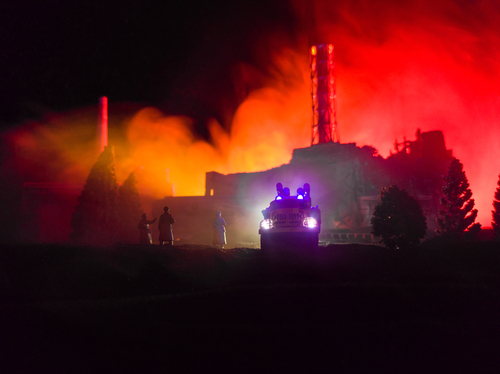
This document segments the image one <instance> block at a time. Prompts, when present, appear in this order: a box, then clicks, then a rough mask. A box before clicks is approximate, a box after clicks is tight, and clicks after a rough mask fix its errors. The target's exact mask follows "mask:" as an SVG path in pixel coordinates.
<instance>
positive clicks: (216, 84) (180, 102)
mask: <svg viewBox="0 0 500 374" xmlns="http://www.w3.org/2000/svg"><path fill="white" fill-rule="evenodd" d="M0 30H1V33H0V49H1V51H2V54H1V57H0V81H1V85H0V87H1V88H0V90H1V91H0V125H1V126H2V127H4V128H12V129H18V128H19V129H21V128H22V132H21V130H19V131H18V132H17V133H15V134H14V135H13V136H11V137H10V138H9V139H8V141H9V142H10V143H9V144H10V146H11V147H12V148H13V149H17V150H19V152H20V154H22V155H23V156H24V159H23V161H22V166H23V167H24V168H25V169H26V170H40V168H41V167H40V165H42V166H43V167H46V168H47V171H43V170H42V171H41V172H39V174H40V175H41V176H42V177H43V173H46V175H47V176H48V175H50V176H55V177H54V179H57V178H56V177H58V178H59V180H54V179H51V180H50V181H56V182H57V181H60V180H64V181H67V180H78V181H81V180H82V179H84V178H85V176H86V175H87V174H88V170H89V167H90V166H91V164H90V166H89V164H83V163H81V162H80V161H81V160H83V159H85V157H83V156H82V154H83V153H82V152H83V150H84V149H86V147H87V148H88V144H83V143H82V142H81V139H83V136H79V137H77V138H75V137H71V136H72V135H71V134H67V131H68V130H71V131H72V132H76V131H79V132H80V133H81V134H83V133H85V131H87V130H86V129H87V128H88V127H89V126H91V127H92V128H94V126H95V115H94V114H92V115H88V114H87V117H85V116H83V115H81V118H76V117H77V116H78V114H77V111H78V110H80V108H89V107H93V108H96V106H97V103H98V99H99V97H100V96H103V95H105V96H107V97H108V99H109V102H110V107H111V106H112V105H113V104H117V103H133V104H134V105H135V107H134V108H141V107H142V108H145V107H153V108H156V109H154V110H148V111H145V112H144V111H143V112H140V113H138V114H137V115H136V116H135V117H134V118H133V120H131V122H130V125H129V127H128V128H127V131H126V133H124V135H123V136H122V137H123V138H124V139H125V138H126V139H125V141H124V142H122V144H118V147H117V155H118V156H120V155H121V157H122V158H121V159H120V160H119V161H120V162H119V163H118V162H117V165H120V167H121V170H117V174H118V176H119V178H122V179H123V176H125V175H128V173H130V171H132V170H134V168H138V167H142V166H143V165H148V164H149V165H150V166H151V178H149V182H148V183H150V184H151V185H153V184H154V183H156V182H155V181H154V180H153V179H154V178H155V177H156V176H157V175H159V174H164V172H165V169H169V171H170V177H171V180H172V182H173V183H174V184H176V186H177V187H178V188H177V190H176V191H177V192H178V194H179V195H192V194H201V193H203V192H202V191H203V183H204V175H205V173H206V172H207V171H218V172H221V173H226V174H227V173H236V172H252V171H261V170H266V169H269V168H272V167H276V166H279V165H282V164H284V163H287V162H289V160H290V157H291V153H292V151H293V149H295V148H300V147H307V146H309V145H310V125H311V117H312V113H311V97H310V81H309V70H308V69H309V66H308V63H309V57H308V49H309V47H310V46H311V44H313V43H325V42H327V43H332V44H334V46H335V75H336V80H337V120H338V124H339V132H340V140H341V142H343V143H349V142H355V143H356V144H357V145H358V146H364V145H371V146H374V147H375V148H376V149H377V150H378V151H379V153H380V154H381V155H382V156H384V157H386V156H388V155H389V152H390V151H391V149H393V144H394V141H395V139H397V140H398V141H400V142H401V141H402V140H403V138H406V139H407V140H414V139H415V132H416V130H417V129H421V131H422V132H425V131H433V130H442V131H443V133H444V136H445V141H446V146H447V148H448V149H451V150H453V155H454V156H455V157H457V158H458V159H459V160H460V161H461V162H462V163H463V164H464V170H465V172H466V174H467V177H468V178H469V182H470V185H471V189H472V192H473V194H474V195H473V197H474V198H475V199H476V204H477V205H476V207H477V208H478V209H479V216H478V217H479V220H480V222H481V223H482V224H483V225H489V222H490V220H491V207H492V206H491V202H492V198H493V194H494V190H495V188H496V182H497V181H498V174H499V173H500V161H498V160H500V147H499V146H498V141H497V139H499V138H500V126H499V123H500V88H499V87H500V62H499V61H500V5H498V3H497V1H493V0H483V1H472V0H443V1H433V0H404V1H396V0H390V1H384V2H383V3H382V2H373V1H367V0H358V1H348V0H339V1H327V0H316V1H306V0H290V1H274V0H271V1H264V0H257V1H255V0H243V1H227V2H222V1H218V2H215V3H214V2H208V1H198V2H192V1H191V2H190V1H187V2H175V3H168V2H160V1H158V2H151V1H149V2H144V1H143V2H140V3H137V4H134V5H130V4H126V3H123V2H120V3H119V2H117V1H112V0H105V1H100V2H79V3H78V4H77V5H73V4H70V3H68V2H63V1H55V0H48V1H46V2H43V3H36V2H16V3H15V4H14V3H7V4H2V5H0ZM47 113H61V115H63V116H66V115H67V116H68V117H67V119H66V121H62V120H60V121H59V122H57V121H55V120H52V119H50V118H51V117H50V116H49V117H50V118H49V117H47ZM68 113H69V114H68ZM116 114H117V112H116V109H113V111H112V112H110V116H111V115H116ZM128 114H130V113H128ZM84 117H85V118H88V120H87V119H85V118H84ZM47 118H49V119H47ZM28 120H30V121H31V122H30V123H33V122H34V121H35V122H36V121H38V123H37V124H36V125H34V124H31V125H30V126H31V127H30V126H25V125H23V126H21V124H23V123H24V124H25V123H26V122H27V121H28ZM68 123H69V124H70V125H69V126H68ZM65 131H66V132H65ZM115 141H116V142H117V143H118V140H116V139H115ZM78 142H80V143H78ZM120 146H122V147H121V148H120ZM38 149H44V150H46V151H47V154H50V158H46V159H42V158H41V157H40V156H39V154H40V153H39V152H38ZM165 149H168V150H169V152H164V150H165ZM77 150H78V152H77ZM120 152H121V153H120ZM3 154H4V156H3V158H4V159H5V158H8V155H7V154H6V151H4V152H3ZM87 158H88V157H87ZM153 159H154V160H155V165H153V164H152V162H151V160H153ZM89 162H90V161H89ZM92 162H93V161H92ZM49 169H50V170H49ZM23 173H24V171H23ZM17 174H22V173H21V172H19V173H17ZM186 175H189V176H190V177H191V178H192V179H191V180H187V179H186ZM23 178H24V179H23ZM29 178H31V176H30V175H28V174H27V173H24V174H23V175H22V176H21V177H20V179H23V180H29ZM193 186H196V188H195V187H193Z"/></svg>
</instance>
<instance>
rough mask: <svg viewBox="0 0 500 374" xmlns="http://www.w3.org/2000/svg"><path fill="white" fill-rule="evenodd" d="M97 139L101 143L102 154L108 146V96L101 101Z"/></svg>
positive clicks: (100, 150)
mask: <svg viewBox="0 0 500 374" xmlns="http://www.w3.org/2000/svg"><path fill="white" fill-rule="evenodd" d="M97 139H98V141H99V152H102V151H104V147H106V146H107V145H108V98H107V97H106V96H103V97H101V99H100V100H99V119H98V124H97Z"/></svg>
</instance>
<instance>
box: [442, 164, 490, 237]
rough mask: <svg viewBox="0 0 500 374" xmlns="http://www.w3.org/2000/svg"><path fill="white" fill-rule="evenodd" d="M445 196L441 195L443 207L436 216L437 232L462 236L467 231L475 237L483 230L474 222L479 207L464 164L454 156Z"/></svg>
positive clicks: (444, 191)
mask: <svg viewBox="0 0 500 374" xmlns="http://www.w3.org/2000/svg"><path fill="white" fill-rule="evenodd" d="M444 180H445V185H444V186H443V189H442V190H443V194H444V197H441V199H440V202H441V209H439V216H440V217H438V218H436V223H437V229H436V233H437V234H438V235H440V236H448V237H455V238H460V237H462V236H463V234H464V232H466V230H467V233H468V234H469V235H470V236H471V237H475V236H477V234H478V233H479V231H480V230H481V225H480V224H479V223H474V221H475V220H476V217H477V209H473V208H474V199H471V197H472V192H471V190H470V188H469V182H468V180H467V177H466V176H465V172H464V171H463V165H462V163H461V162H460V161H458V159H456V158H454V159H453V160H452V161H451V163H450V166H449V168H448V175H447V176H446V177H445V178H444Z"/></svg>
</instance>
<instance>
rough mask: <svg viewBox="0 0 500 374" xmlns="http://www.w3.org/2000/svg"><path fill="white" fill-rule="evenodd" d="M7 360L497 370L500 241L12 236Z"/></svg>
mask: <svg viewBox="0 0 500 374" xmlns="http://www.w3.org/2000/svg"><path fill="white" fill-rule="evenodd" d="M0 297H1V299H0V355H1V356H0V373H14V372H17V373H36V372H48V373H58V372H62V373H101V372H102V373H120V372H136V373H150V372H165V373H167V372H172V373H178V372H179V373H181V372H184V373H191V372H235V373H242V372H243V373H262V372H265V373H289V372H299V373H321V372H332V373H333V372H344V373H356V372H367V373H388V372H395V373H486V372H489V373H498V372H499V371H500V245H499V244H497V243H494V242H477V243H455V244H452V245H450V244H443V243H441V244H439V243H434V244H430V243H428V244H426V245H423V246H421V247H419V248H415V249H411V250H406V251H389V250H387V249H385V248H382V247H378V246H373V245H354V244H352V245H336V246H329V247H325V248H321V249H319V250H318V251H317V252H316V253H314V254H308V255H304V254H297V253H295V254H293V255H269V254H264V253H261V251H260V250H256V249H231V250H227V251H220V250H216V249H215V248H212V247H203V246H196V247H194V246H181V247H173V248H170V249H163V248H160V247H157V246H150V247H140V246H118V247H114V248H93V247H92V248H88V247H87V248H85V247H63V246H28V247H26V246H25V247H4V248H2V250H1V253H0Z"/></svg>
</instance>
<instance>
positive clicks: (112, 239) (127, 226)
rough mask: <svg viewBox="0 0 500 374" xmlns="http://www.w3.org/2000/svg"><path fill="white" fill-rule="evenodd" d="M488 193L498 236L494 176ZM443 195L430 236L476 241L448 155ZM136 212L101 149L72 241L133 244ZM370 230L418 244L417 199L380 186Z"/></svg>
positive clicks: (421, 223)
mask: <svg viewBox="0 0 500 374" xmlns="http://www.w3.org/2000/svg"><path fill="white" fill-rule="evenodd" d="M497 184H498V187H497V189H496V191H495V194H494V201H493V207H494V209H493V211H492V214H493V217H492V230H493V232H494V234H495V236H496V238H498V239H500V175H499V180H498V183H497ZM442 193H443V196H442V197H441V198H440V205H441V206H440V208H439V209H438V217H437V218H436V224H437V228H436V230H435V233H436V235H438V236H441V237H443V238H452V239H476V238H477V235H478V234H479V232H480V231H481V224H479V223H475V220H476V218H477V209H474V199H472V192H471V190H470V188H469V182H468V180H467V177H466V175H465V172H464V170H463V165H462V163H461V162H460V161H459V160H458V159H456V158H454V159H452V161H451V163H450V165H449V168H448V174H447V176H445V177H444V184H443V187H442ZM141 214H142V207H141V201H140V196H139V190H138V188H137V179H136V177H135V175H134V173H131V174H130V175H129V176H128V178H127V179H126V180H125V181H124V182H123V183H122V184H121V185H119V184H118V182H117V179H116V174H115V154H114V149H113V147H112V146H107V147H105V149H104V151H103V152H102V153H101V155H100V156H99V158H98V160H97V162H96V163H95V164H94V166H93V167H92V169H91V171H90V174H89V176H88V177H87V181H86V183H85V185H84V187H83V190H82V192H81V194H80V196H79V197H78V203H77V205H76V207H75V211H74V213H73V218H72V220H71V228H72V233H71V239H72V241H73V242H74V243H78V244H94V245H107V244H114V243H137V235H138V234H137V222H138V220H139V219H140V217H141ZM371 224H372V234H373V235H375V236H377V237H380V243H381V244H384V245H385V246H387V247H388V248H405V247H408V246H410V245H415V244H419V243H420V240H421V239H423V238H424V236H425V235H426V231H427V223H426V218H425V215H424V213H423V210H422V208H421V206H420V203H419V202H418V200H416V199H415V198H414V197H412V196H410V195H409V194H408V193H407V192H406V191H405V190H404V189H400V188H398V187H397V186H395V185H393V186H390V187H386V188H382V190H381V191H380V194H379V202H378V204H377V206H376V207H375V209H374V213H373V217H372V219H371Z"/></svg>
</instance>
